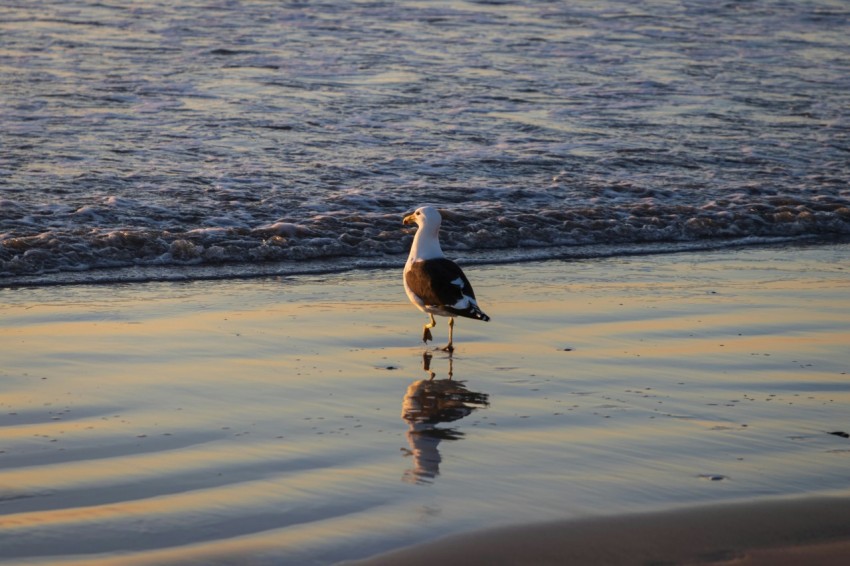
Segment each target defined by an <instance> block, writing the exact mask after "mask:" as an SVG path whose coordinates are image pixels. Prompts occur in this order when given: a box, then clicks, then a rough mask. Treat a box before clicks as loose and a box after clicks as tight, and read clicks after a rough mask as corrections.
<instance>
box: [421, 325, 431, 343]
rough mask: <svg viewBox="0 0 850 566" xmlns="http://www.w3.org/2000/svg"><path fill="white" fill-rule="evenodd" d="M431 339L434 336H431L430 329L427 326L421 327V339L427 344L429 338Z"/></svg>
mask: <svg viewBox="0 0 850 566" xmlns="http://www.w3.org/2000/svg"><path fill="white" fill-rule="evenodd" d="M433 339H434V338H433V337H432V336H431V329H430V328H428V327H427V326H426V327H425V328H423V329H422V341H423V342H425V343H426V344H427V343H428V341H429V340H433Z"/></svg>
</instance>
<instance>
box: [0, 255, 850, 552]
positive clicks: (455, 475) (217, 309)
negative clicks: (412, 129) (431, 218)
mask: <svg viewBox="0 0 850 566" xmlns="http://www.w3.org/2000/svg"><path fill="white" fill-rule="evenodd" d="M848 264H850V246H847V245H827V246H787V247H769V248H746V249H737V250H723V251H715V252H699V253H682V254H676V255H666V256H665V255H661V256H640V257H616V258H608V259H593V260H581V261H549V262H539V263H524V264H514V265H503V266H492V265H491V266H471V267H470V268H469V269H467V274H468V275H469V277H470V280H471V281H472V283H473V285H474V286H475V289H476V293H477V295H478V296H479V299H480V301H481V304H482V307H484V308H485V309H486V311H487V312H488V314H490V316H491V317H493V320H492V321H491V322H489V323H481V322H477V321H466V320H462V321H459V322H458V325H457V326H456V328H455V345H456V347H457V350H456V352H455V354H454V356H453V357H452V358H451V359H449V357H448V356H447V355H446V354H444V353H442V352H433V359H432V361H431V364H430V370H431V371H433V372H434V373H435V377H434V381H433V382H430V381H429V377H430V375H429V373H428V372H427V371H425V369H424V368H423V350H424V348H423V346H422V345H421V343H420V341H419V337H420V336H421V328H422V324H423V323H424V322H425V321H424V320H423V319H422V316H421V315H420V313H418V312H417V311H416V310H415V309H413V308H412V307H411V306H410V305H409V304H408V303H407V300H406V298H405V297H404V293H403V290H402V289H401V280H400V266H399V268H398V269H393V270H373V271H361V272H347V273H338V274H326V275H311V276H298V277H282V278H268V279H257V280H240V281H206V282H205V281H195V282H188V283H174V282H155V283H146V284H124V285H109V286H107V285H75V286H67V287H42V288H29V289H27V288H21V289H15V290H7V291H4V292H3V295H4V303H3V304H2V305H0V309H2V310H0V383H2V386H3V389H2V391H0V549H2V551H0V563H4V564H18V563H23V562H26V563H30V564H86V565H98V566H103V565H107V564H109V565H112V564H116V565H117V564H121V565H122V566H124V565H133V564H191V563H205V564H206V563H215V564H242V563H246V562H249V563H253V564H269V565H279V564H299V565H309V564H322V565H323V564H334V563H338V562H342V561H346V560H357V559H366V558H368V557H370V556H378V555H381V554H384V553H386V552H390V551H394V550H397V549H401V548H405V547H411V548H415V547H416V546H415V545H419V544H423V543H428V542H433V541H441V542H439V544H438V547H442V546H444V544H443V543H444V541H445V540H446V539H445V538H444V537H447V536H450V535H454V534H463V533H471V532H478V531H482V530H483V531H484V534H483V535H472V536H483V537H488V536H491V535H489V534H487V533H488V532H496V533H499V536H498V538H499V539H500V540H504V542H505V543H506V544H507V543H509V542H510V540H511V536H509V535H507V534H505V533H506V532H511V531H501V530H499V531H490V529H502V528H509V529H511V530H513V529H515V528H516V525H541V524H543V525H545V524H546V523H549V524H550V525H552V526H551V527H546V528H544V529H543V531H541V533H550V534H551V533H552V532H553V531H552V530H549V531H547V530H546V529H547V528H551V529H554V531H558V529H561V528H562V527H563V524H564V523H563V521H569V522H570V523H569V524H570V525H572V524H573V523H572V522H573V521H578V522H579V523H581V524H585V523H582V521H590V523H593V524H596V522H601V523H600V524H604V522H605V521H612V522H614V523H616V522H617V521H620V520H621V519H620V518H622V520H623V521H628V520H629V517H635V516H639V515H640V514H642V513H646V512H648V511H657V510H665V509H671V508H677V509H683V508H687V509H691V508H693V509H704V506H706V505H709V504H726V503H733V502H750V503H754V504H757V507H758V506H760V505H761V503H762V502H770V501H772V500H775V499H777V498H778V499H786V498H788V497H791V498H798V499H800V498H801V499H803V500H804V501H805V500H808V499H809V498H814V497H822V496H827V495H829V496H834V497H839V496H846V495H848V494H847V492H846V464H847V454H848V453H850V445H848V442H850V441H848V440H847V439H845V438H842V437H840V436H836V435H831V434H829V433H830V432H837V431H850V423H848V422H847V421H846V407H847V406H848V403H850V384H848V380H847V374H848V372H850V355H848V352H847V348H846V344H847V343H848V342H850V329H848V323H847V321H848V320H850V300H848V296H850V273H848V271H847V268H846V266H847V265H848ZM434 336H435V341H436V344H437V345H438V346H439V345H441V344H442V343H443V341H444V340H445V339H446V325H445V321H440V325H439V326H438V327H437V328H436V329H435V332H434ZM449 372H451V373H452V378H453V379H452V380H451V381H448V377H449ZM429 384H434V385H433V387H431V386H430V385H429ZM460 386H462V388H463V390H460V389H458V387H460ZM428 387H431V388H430V389H428ZM423 388H424V389H426V390H427V391H429V392H430V393H429V395H434V396H437V397H439V396H440V395H442V394H444V393H445V394H446V395H448V396H449V397H447V398H451V399H454V400H456V399H457V398H458V396H460V397H459V398H461V399H465V401H464V404H465V405H466V408H465V409H463V410H462V411H459V412H454V413H452V415H451V416H450V418H451V419H452V420H445V421H443V422H437V423H435V424H434V425H433V426H432V427H431V428H427V427H426V428H425V429H423V428H422V427H417V426H414V424H413V423H410V422H408V421H407V420H406V419H405V411H404V406H405V402H406V399H407V398H408V397H409V396H410V395H412V394H413V393H414V392H416V391H421V390H423ZM447 419H448V417H447ZM770 504H771V505H772V503H770ZM759 508H760V507H759ZM754 512H755V511H754ZM673 513H679V511H675V512H673ZM682 513H685V511H682ZM736 513H737V512H736ZM816 515H817V514H816ZM829 516H833V515H829ZM835 516H837V515H835ZM815 519H816V520H815V521H814V524H815V525H816V526H817V525H827V524H829V521H830V520H831V519H829V517H821V516H820V515H817V517H816V518H815ZM694 520H695V521H696V520H697V519H694ZM590 523H587V524H590ZM612 524H613V523H612ZM535 528H536V527H535ZM588 528H590V527H588ZM624 528H626V527H624ZM629 528H630V527H629ZM659 528H660V527H659ZM795 528H796V527H794V526H793V525H790V526H789V529H790V531H789V532H792V531H794V529H795ZM533 530H534V529H531V528H530V527H529V528H526V527H520V528H519V531H517V532H519V533H523V536H543V535H535V534H532V531H533ZM821 530H823V529H820V530H819V529H817V528H816V529H814V531H813V532H810V533H808V534H812V538H810V539H809V538H806V537H803V536H802V535H806V536H808V535H807V533H801V539H800V540H801V541H803V540H805V541H809V542H812V543H814V542H818V541H820V542H824V543H827V542H829V540H828V537H827V536H824V537H823V538H822V539H819V538H818V537H817V536H814V535H816V534H818V532H820V531H821ZM736 532H737V531H736ZM741 532H742V533H743V532H744V531H741ZM525 533H528V534H527V535H526V534H525ZM823 533H824V534H829V533H828V532H827V531H826V530H823ZM835 533H836V536H835V538H834V539H830V540H842V537H843V536H844V535H843V534H842V533H843V531H841V532H838V531H835ZM553 536H554V535H553ZM818 536H819V535H818ZM558 538H561V537H560V535H558ZM745 538H746V537H745ZM764 540H766V541H767V539H764ZM777 540H780V539H777ZM782 540H784V539H782ZM615 542H616V541H615ZM740 542H741V544H742V545H743V544H744V543H746V542H747V541H746V540H743V539H741V541H740ZM769 542H770V541H767V542H766V543H765V545H762V546H759V548H762V547H763V548H768V547H770V546H771V544H767V543H769ZM451 544H454V543H451ZM457 544H459V545H462V544H465V543H464V542H462V541H461V542H458V543H457ZM736 544H737V543H736ZM759 544H760V545H761V543H759ZM807 544H808V542H807ZM744 546H746V545H744ZM447 548H448V547H447ZM623 548H625V547H623ZM659 548H660V549H661V548H662V547H659ZM736 548H737V547H736ZM613 550H616V548H613V549H612V551H613ZM436 551H437V550H435V552H436ZM591 551H593V549H592V548H588V552H591ZM765 552H766V551H765ZM506 553H507V550H506ZM506 556H507V554H506Z"/></svg>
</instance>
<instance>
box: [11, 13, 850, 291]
mask: <svg viewBox="0 0 850 566" xmlns="http://www.w3.org/2000/svg"><path fill="white" fill-rule="evenodd" d="M848 23H850V10H848V8H847V6H846V4H845V3H843V2H830V1H828V0H821V1H815V2H805V3H800V2H779V1H771V0H758V1H754V2H732V3H728V2H727V3H724V4H718V5H716V6H714V5H707V4H705V3H701V2H696V3H669V2H650V1H642V2H618V1H604V2H596V1H594V2H570V3H568V4H564V3H551V2H533V1H528V2H500V1H497V2H492V1H486V2H474V1H470V2H429V1H404V2H382V1H377V2H348V1H345V2H341V1H336V0H329V1H327V2H322V3H319V4H316V3H303V2H263V1H256V2H255V1H252V2H244V1H243V2H239V1H215V2H195V1H186V2H180V3H177V4H175V3H173V2H147V1H146V2H101V1H98V2H93V1H83V0H62V1H61V2H58V1H52V2H51V1H47V0H33V1H26V2H4V4H3V6H1V7H0V37H2V40H0V84H2V85H3V86H2V97H0V105H2V109H0V277H2V278H3V279H2V282H3V283H4V284H14V283H21V282H30V283H32V282H33V280H32V279H28V278H29V277H31V276H33V275H37V276H38V278H37V279H36V280H35V281H36V282H56V281H64V280H66V279H64V278H65V277H67V276H66V275H63V274H68V273H76V274H77V275H76V276H75V278H72V279H74V280H80V279H85V278H86V276H85V275H79V273H80V272H82V273H83V274H90V275H91V278H92V279H98V278H103V277H108V278H111V279H114V280H133V279H136V278H138V277H137V275H138V274H135V275H134V273H133V272H112V274H111V275H107V276H103V275H102V274H100V273H99V270H102V269H103V268H109V267H128V266H130V267H134V266H147V267H150V266H154V267H157V266H158V267H161V268H164V269H160V270H154V271H151V272H147V273H146V274H145V275H144V276H143V278H147V279H165V278H168V277H169V273H170V272H173V270H169V268H170V267H174V266H181V265H202V266H208V267H210V268H211V269H213V270H215V269H220V268H222V266H229V267H227V269H225V270H224V272H225V273H229V274H235V275H240V274H242V273H244V271H243V270H245V271H251V270H257V269H260V270H262V269H267V270H269V271H270V272H274V270H275V269H276V268H275V267H274V266H270V264H269V263H268V262H284V263H285V264H286V265H287V266H290V271H293V270H294V271H297V270H298V268H297V267H296V268H291V264H293V263H296V264H297V263H298V262H301V261H304V260H307V259H314V260H322V261H325V262H328V263H331V264H336V263H339V265H340V266H341V267H342V268H346V267H350V266H351V265H352V263H357V264H358V265H361V266H362V265H380V264H382V262H384V261H385V258H386V257H387V256H394V255H397V254H403V253H404V251H405V250H406V248H407V246H408V245H409V242H410V239H411V236H410V234H409V233H407V232H405V231H403V230H402V227H401V225H400V218H401V215H402V213H404V212H407V211H409V210H410V209H411V208H413V207H414V206H416V205H418V204H421V203H423V202H432V203H436V204H438V205H439V206H442V207H444V208H445V209H446V210H447V211H449V213H448V214H447V221H446V222H445V226H444V244H445V247H446V249H448V250H453V251H454V252H455V255H458V254H460V255H465V254H470V255H474V254H475V253H476V252H481V251H482V250H498V251H497V252H496V254H497V255H498V256H499V257H503V258H504V257H506V256H509V257H512V258H514V259H526V258H527V257H529V256H541V255H543V256H545V255H546V253H547V252H546V250H547V249H548V248H549V247H550V246H567V248H566V251H565V250H564V249H563V248H561V249H559V251H553V252H552V253H551V255H550V257H562V256H567V257H569V256H570V250H571V249H573V247H575V246H585V247H584V248H582V249H580V251H578V252H577V253H576V255H578V256H586V255H588V254H590V255H592V254H594V253H597V252H594V251H593V250H590V251H588V249H587V248H586V246H601V250H602V251H600V252H598V253H601V254H603V255H604V254H606V253H610V246H615V247H617V246H619V247H618V248H617V249H618V250H620V251H623V250H625V251H628V250H629V249H630V247H631V246H639V245H643V244H646V243H655V244H657V245H659V246H660V249H661V250H662V251H663V250H664V249H673V248H675V246H674V243H676V242H691V243H693V242H703V243H705V242H710V243H711V244H712V245H723V244H725V243H728V242H730V241H731V242H740V241H741V240H743V241H744V242H750V243H752V242H759V241H763V240H764V239H765V238H767V239H770V238H803V237H811V236H817V237H822V236H831V235H847V234H848V233H850V193H848V188H847V187H848V179H850V175H848V163H850V160H848V150H850V141H848V130H849V129H850V124H849V123H848V115H847V108H848V107H850V44H848V42H847V41H846V37H847V26H848ZM354 260H356V261H354ZM234 266H235V267H234ZM258 266H260V267H259V268H258ZM178 272H179V270H178Z"/></svg>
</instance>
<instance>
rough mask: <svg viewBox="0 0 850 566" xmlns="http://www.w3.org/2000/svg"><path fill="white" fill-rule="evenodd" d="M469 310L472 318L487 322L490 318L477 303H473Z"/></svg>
mask: <svg viewBox="0 0 850 566" xmlns="http://www.w3.org/2000/svg"><path fill="white" fill-rule="evenodd" d="M470 310H471V311H472V312H471V313H470V314H471V315H472V318H476V319H478V320H483V321H484V322H487V321H489V320H490V317H489V316H487V315H486V314H484V311H482V310H481V309H479V308H478V306H477V305H473V307H472V308H471V309H470Z"/></svg>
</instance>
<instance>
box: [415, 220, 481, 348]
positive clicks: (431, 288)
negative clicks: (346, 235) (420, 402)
mask: <svg viewBox="0 0 850 566" xmlns="http://www.w3.org/2000/svg"><path fill="white" fill-rule="evenodd" d="M441 222H442V217H441V216H440V213H439V211H438V210H437V209H436V208H434V207H433V206H422V207H420V208H417V209H416V210H415V211H414V212H413V214H410V215H408V216H405V217H404V221H403V224H416V225H417V226H418V227H419V228H418V230H416V235H415V236H414V237H413V245H412V246H411V248H410V255H409V256H408V257H407V263H406V264H405V265H404V290H405V292H406V293H407V296H408V298H409V299H410V302H412V303H413V304H414V305H415V306H416V307H417V308H418V309H419V310H421V311H422V312H424V313H426V314H427V315H428V317H429V321H428V324H426V325H425V326H424V327H423V331H422V341H423V342H425V343H426V344H427V343H428V340H433V338H432V337H431V329H432V328H434V327H435V326H436V325H437V322H436V321H435V320H434V315H435V314H437V315H440V316H447V317H449V343H448V344H447V345H446V346H445V347H444V348H443V350H445V351H446V352H451V351H453V350H454V346H453V345H452V334H453V332H454V326H455V317H457V316H465V317H467V318H474V319H477V320H483V321H485V322H486V321H488V320H490V317H489V316H487V315H486V314H484V312H483V311H482V310H481V309H480V308H478V302H477V301H476V300H475V292H474V291H473V290H472V285H470V284H469V280H468V279H467V278H466V275H464V274H463V271H461V269H460V267H458V265H457V264H456V263H455V262H453V261H452V260H450V259H447V258H446V256H444V255H443V250H442V249H441V248H440V223H441Z"/></svg>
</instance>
